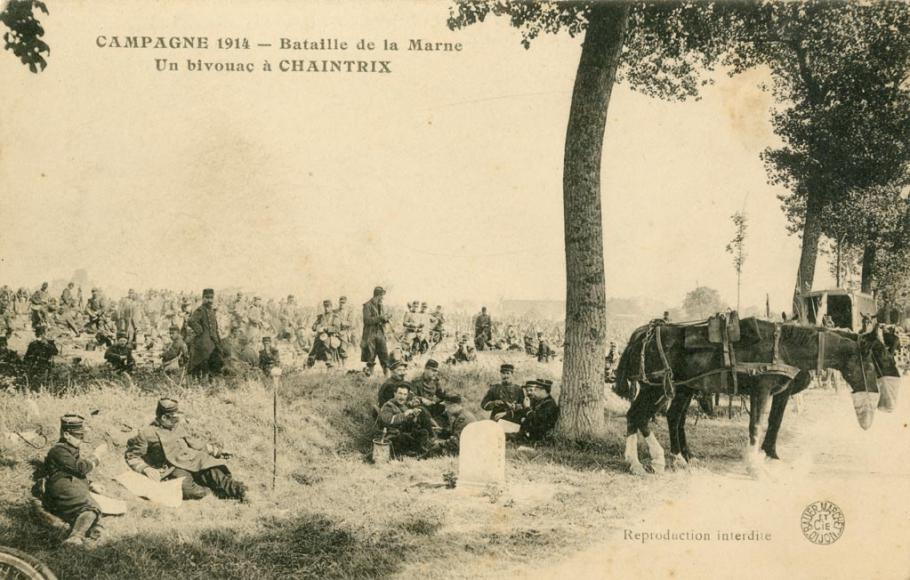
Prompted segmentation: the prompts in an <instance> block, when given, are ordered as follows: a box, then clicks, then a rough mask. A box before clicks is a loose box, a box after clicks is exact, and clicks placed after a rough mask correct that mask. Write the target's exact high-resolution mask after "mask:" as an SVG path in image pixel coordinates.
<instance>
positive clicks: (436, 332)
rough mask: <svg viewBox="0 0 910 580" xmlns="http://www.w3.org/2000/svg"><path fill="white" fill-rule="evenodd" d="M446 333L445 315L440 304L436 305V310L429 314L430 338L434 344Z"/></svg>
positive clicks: (440, 340)
mask: <svg viewBox="0 0 910 580" xmlns="http://www.w3.org/2000/svg"><path fill="white" fill-rule="evenodd" d="M445 335H446V317H445V314H443V312H442V306H440V305H438V304H437V305H436V310H434V311H433V313H432V314H431V315H430V340H431V341H432V342H434V343H436V344H439V343H440V342H442V339H443V338H444V337H445Z"/></svg>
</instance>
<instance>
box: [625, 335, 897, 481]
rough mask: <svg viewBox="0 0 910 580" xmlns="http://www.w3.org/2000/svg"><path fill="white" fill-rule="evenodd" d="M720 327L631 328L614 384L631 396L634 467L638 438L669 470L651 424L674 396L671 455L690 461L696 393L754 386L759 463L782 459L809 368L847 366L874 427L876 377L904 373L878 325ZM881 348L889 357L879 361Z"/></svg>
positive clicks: (752, 437) (629, 448)
mask: <svg viewBox="0 0 910 580" xmlns="http://www.w3.org/2000/svg"><path fill="white" fill-rule="evenodd" d="M714 334H715V336H714V337H709V329H708V323H707V322H705V323H699V324H693V325H678V324H668V323H665V322H663V321H660V320H658V321H653V322H652V323H651V324H649V325H647V326H642V327H640V328H638V329H637V330H635V332H633V333H632V336H631V338H630V339H629V343H628V345H627V347H626V349H625V351H624V352H623V354H622V357H621V358H620V362H619V366H618V368H617V372H616V375H617V378H616V383H615V385H614V390H615V391H616V392H617V393H618V394H620V395H621V396H626V397H627V398H630V399H632V405H631V406H630V407H629V411H628V413H627V414H626V419H627V422H628V429H627V438H626V454H625V455H626V461H627V462H628V463H629V466H630V468H631V469H632V471H633V472H635V473H644V469H643V467H642V465H641V463H640V462H639V460H638V445H637V444H638V441H637V439H638V438H641V439H643V440H644V441H645V442H646V443H647V445H648V451H649V454H650V456H651V461H652V466H653V468H654V470H655V471H656V472H660V471H662V470H663V469H664V466H665V461H664V455H663V448H662V447H661V446H660V443H658V441H657V438H656V437H655V436H654V433H652V432H651V430H650V428H649V423H650V421H651V419H652V418H653V417H654V415H655V414H656V412H657V411H658V409H659V408H660V407H661V406H662V404H663V403H664V402H666V401H668V400H669V401H670V406H669V409H668V410H667V423H668V426H669V431H670V452H671V457H672V458H673V460H674V461H675V462H678V463H680V464H682V465H685V464H686V463H687V462H688V460H689V459H691V458H692V453H691V451H690V450H689V447H688V444H687V443H686V431H685V420H686V413H687V411H688V408H689V403H690V402H691V400H692V397H693V396H694V395H695V394H696V393H697V392H702V393H729V394H732V393H734V391H735V392H736V393H744V394H745V393H747V394H748V395H749V397H750V399H751V406H750V416H749V441H750V449H749V451H750V453H749V454H748V455H747V457H748V459H749V460H750V463H751V465H752V466H753V467H754V466H755V465H756V463H755V462H757V459H758V454H759V451H764V453H765V454H766V455H767V456H768V457H769V458H773V459H777V458H778V455H777V450H776V442H777V434H778V431H779V429H780V425H781V421H782V420H783V417H784V411H785V410H786V407H787V402H788V401H789V398H790V396H791V395H794V394H796V393H799V392H800V391H802V390H804V389H806V388H807V387H808V385H809V383H810V374H809V371H811V370H821V369H829V368H831V369H836V370H838V371H840V373H841V374H842V375H843V377H844V379H845V380H846V381H847V383H848V384H849V385H850V388H851V390H852V393H853V395H852V396H853V399H854V408H855V411H856V414H857V419H858V421H859V423H860V425H861V426H862V427H863V429H868V428H869V427H870V426H871V424H872V419H873V415H874V411H875V408H876V406H877V405H878V396H879V395H878V391H879V390H878V384H877V378H878V377H881V376H883V375H885V376H893V375H897V372H896V368H893V364H892V365H890V366H889V364H888V363H889V361H888V359H887V357H886V356H885V354H883V353H887V351H886V350H885V349H882V348H879V349H877V350H876V349H875V348H874V347H875V345H876V344H877V342H878V340H877V332H870V333H869V334H868V335H856V334H853V333H850V332H847V331H842V330H831V329H824V328H818V327H809V326H799V325H796V324H779V323H773V322H770V321H766V320H760V319H756V318H747V319H744V320H742V321H740V322H739V323H738V325H736V332H735V333H734V332H733V329H732V328H730V330H729V331H728V330H727V327H726V326H724V327H723V336H724V339H723V340H721V341H717V340H714V341H713V342H712V340H711V338H714V339H716V338H717V336H716V335H717V333H714ZM733 334H737V335H738V337H735V338H737V340H736V341H732V340H730V338H733V337H732V336H731V335H733ZM874 350H875V351H876V354H878V355H879V357H884V358H882V359H881V360H876V358H878V357H874V356H873V351H874ZM892 362H893V361H892ZM732 368H735V369H736V374H735V377H734V375H733V373H732V372H731V369H732ZM636 386H637V387H638V388H636ZM636 390H637V391H638V392H637V396H634V395H635V394H636V393H635V392H634V391H636ZM759 444H761V447H760V448H759Z"/></svg>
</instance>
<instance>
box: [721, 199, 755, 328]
mask: <svg viewBox="0 0 910 580" xmlns="http://www.w3.org/2000/svg"><path fill="white" fill-rule="evenodd" d="M730 220H731V221H732V222H733V231H734V234H733V239H732V240H730V243H729V244H727V248H726V250H727V253H728V254H730V255H731V256H733V269H735V270H736V310H737V312H738V311H739V309H740V300H739V297H740V290H741V289H742V281H743V265H744V264H745V263H746V230H747V229H749V222H748V220H747V219H746V213H745V212H742V211H738V212H736V213H734V214H733V215H732V216H730Z"/></svg>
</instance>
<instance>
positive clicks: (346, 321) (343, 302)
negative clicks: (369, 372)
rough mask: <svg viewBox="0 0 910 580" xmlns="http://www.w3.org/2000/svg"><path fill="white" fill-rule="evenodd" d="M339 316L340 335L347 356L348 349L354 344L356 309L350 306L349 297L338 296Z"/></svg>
mask: <svg viewBox="0 0 910 580" xmlns="http://www.w3.org/2000/svg"><path fill="white" fill-rule="evenodd" d="M335 313H336V314H337V316H338V329H339V336H340V337H341V342H342V345H341V348H342V349H343V350H344V351H345V359H346V358H347V349H348V348H353V346H354V311H353V310H351V307H350V306H348V297H347V296H341V297H340V298H338V310H336V311H335Z"/></svg>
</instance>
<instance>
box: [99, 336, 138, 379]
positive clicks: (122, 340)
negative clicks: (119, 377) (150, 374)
mask: <svg viewBox="0 0 910 580" xmlns="http://www.w3.org/2000/svg"><path fill="white" fill-rule="evenodd" d="M104 360H106V361H107V362H108V363H110V365H111V366H112V367H114V370H115V371H118V372H121V373H131V372H133V371H135V370H136V361H135V359H134V358H133V348H132V346H130V343H129V337H128V335H127V333H125V332H122V331H121V332H118V333H117V342H116V343H114V344H112V345H111V346H109V347H108V349H107V350H106V351H105V353H104Z"/></svg>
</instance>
